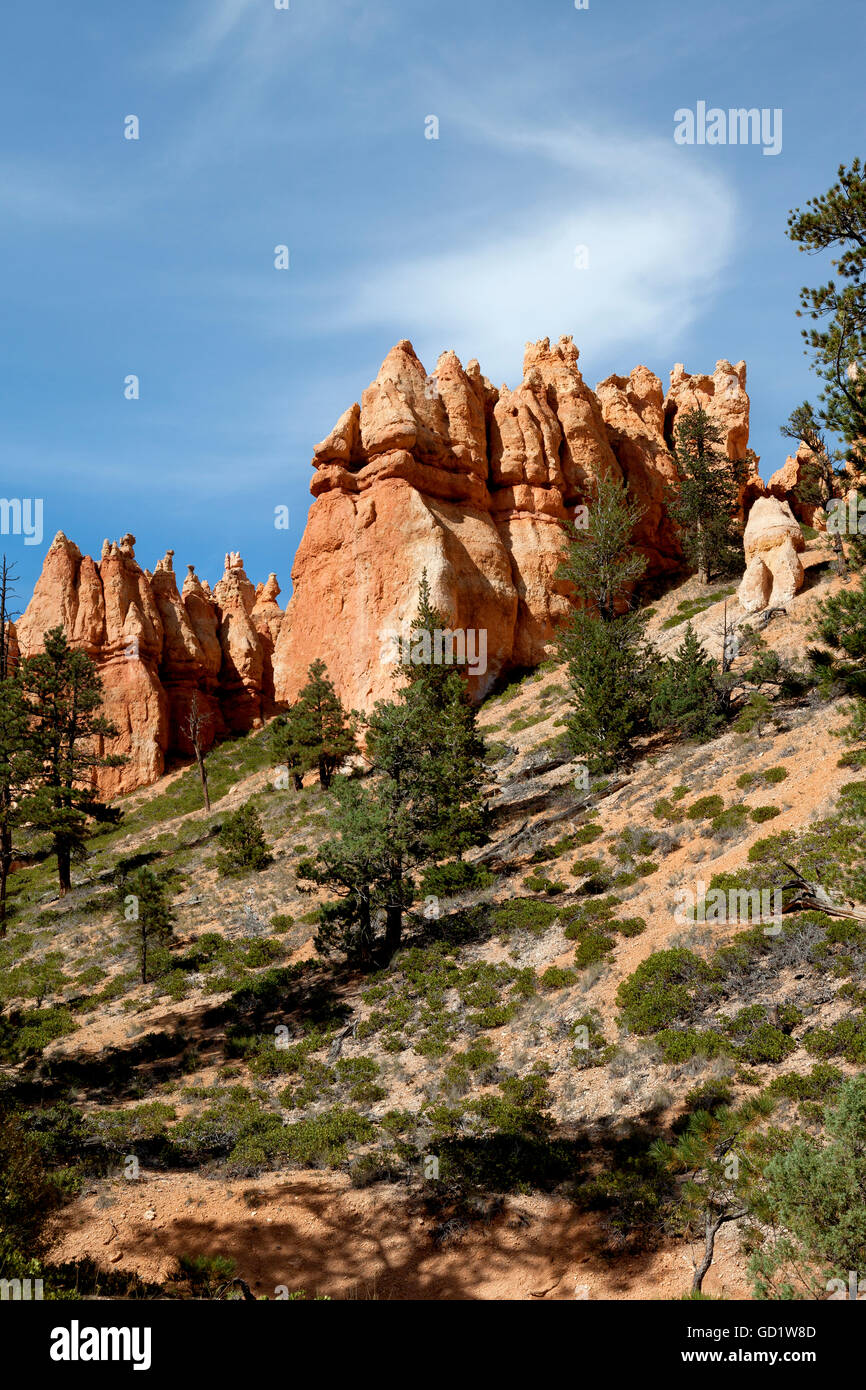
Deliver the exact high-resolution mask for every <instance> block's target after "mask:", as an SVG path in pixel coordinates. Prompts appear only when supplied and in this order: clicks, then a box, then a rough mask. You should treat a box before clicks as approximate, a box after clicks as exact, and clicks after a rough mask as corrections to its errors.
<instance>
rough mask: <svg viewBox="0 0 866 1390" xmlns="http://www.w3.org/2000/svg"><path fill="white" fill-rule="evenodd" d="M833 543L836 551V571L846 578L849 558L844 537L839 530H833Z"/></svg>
mask: <svg viewBox="0 0 866 1390" xmlns="http://www.w3.org/2000/svg"><path fill="white" fill-rule="evenodd" d="M831 545H832V546H833V549H834V550H835V552H836V573H837V574H838V575H841V576H842V577H843V578H844V577H845V575H847V573H848V560H847V557H846V555H845V547H844V545H843V544H842V537H841V536H840V535H839V532H838V531H835V532H833V539H832V541H831Z"/></svg>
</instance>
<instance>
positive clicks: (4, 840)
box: [0, 825, 12, 937]
mask: <svg viewBox="0 0 866 1390" xmlns="http://www.w3.org/2000/svg"><path fill="white" fill-rule="evenodd" d="M11 868H12V832H11V830H10V829H9V826H8V825H4V826H3V829H2V830H0V937H3V936H5V935H6V915H7V908H6V888H7V884H8V882H9V872H10V870H11Z"/></svg>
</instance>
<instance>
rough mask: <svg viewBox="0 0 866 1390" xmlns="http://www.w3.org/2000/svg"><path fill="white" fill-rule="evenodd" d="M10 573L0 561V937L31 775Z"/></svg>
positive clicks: (32, 768) (4, 927) (31, 768)
mask: <svg viewBox="0 0 866 1390" xmlns="http://www.w3.org/2000/svg"><path fill="white" fill-rule="evenodd" d="M13 580H14V573H13V568H12V566H11V565H10V564H9V563H8V561H7V559H6V556H5V555H4V556H3V557H2V560H0V937H3V936H5V935H6V928H7V915H8V906H7V888H8V882H9V875H10V873H11V871H12V864H13V862H14V859H15V849H16V838H17V836H18V832H19V830H20V828H21V825H22V821H23V809H22V800H23V798H24V796H25V794H26V792H27V788H28V786H29V784H30V782H31V780H32V778H33V776H34V773H35V763H34V759H33V755H32V753H31V751H30V748H29V746H28V712H27V704H26V701H25V699H24V694H23V692H22V690H21V687H20V685H19V684H18V682H17V680H16V679H15V672H14V670H13V662H12V653H11V650H10V635H11V634H10V629H9V623H10V621H11V619H12V616H13V615H12V612H11V600H12V593H13V591H12V583H13Z"/></svg>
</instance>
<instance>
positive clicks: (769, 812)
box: [749, 806, 782, 825]
mask: <svg viewBox="0 0 866 1390" xmlns="http://www.w3.org/2000/svg"><path fill="white" fill-rule="evenodd" d="M781 814H782V813H781V811H780V810H779V808H778V806H753V807H752V808H751V810H750V811H749V815H750V816H751V817H752V820H753V821H754V822H755V823H756V824H757V825H763V824H764V822H765V821H768V820H775V819H776V816H780V815H781Z"/></svg>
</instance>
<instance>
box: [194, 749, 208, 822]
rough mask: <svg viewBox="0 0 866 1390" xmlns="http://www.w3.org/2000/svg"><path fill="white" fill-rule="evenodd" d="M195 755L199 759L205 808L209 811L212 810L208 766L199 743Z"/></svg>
mask: <svg viewBox="0 0 866 1390" xmlns="http://www.w3.org/2000/svg"><path fill="white" fill-rule="evenodd" d="M195 756H196V759H197V761H198V775H199V777H200V778H201V791H202V796H203V797H204V809H205V810H206V811H209V810H210V793H209V792H208V789H207V768H206V767H205V765H204V758H203V757H202V755H201V749H200V748H199V746H198V744H196V748H195Z"/></svg>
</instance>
